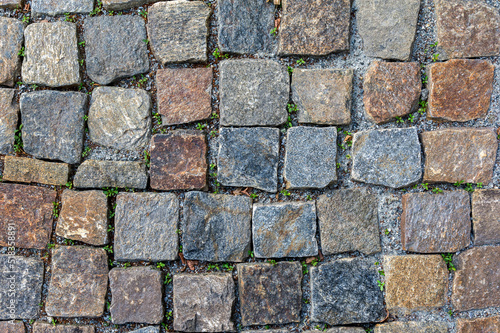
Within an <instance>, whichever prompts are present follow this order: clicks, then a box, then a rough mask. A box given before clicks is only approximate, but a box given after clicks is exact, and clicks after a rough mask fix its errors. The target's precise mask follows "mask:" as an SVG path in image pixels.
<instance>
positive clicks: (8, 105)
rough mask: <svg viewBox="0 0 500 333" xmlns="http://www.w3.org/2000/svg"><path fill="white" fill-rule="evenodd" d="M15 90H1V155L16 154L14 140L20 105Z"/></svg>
mask: <svg viewBox="0 0 500 333" xmlns="http://www.w3.org/2000/svg"><path fill="white" fill-rule="evenodd" d="M15 96H16V91H15V90H14V89H4V88H0V154H10V153H13V152H14V140H15V139H14V138H15V133H16V127H17V121H18V118H19V105H18V104H17V102H16V100H15Z"/></svg>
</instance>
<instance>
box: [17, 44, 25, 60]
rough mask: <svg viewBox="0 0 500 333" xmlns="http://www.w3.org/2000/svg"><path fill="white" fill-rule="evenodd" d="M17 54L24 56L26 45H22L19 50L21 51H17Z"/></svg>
mask: <svg viewBox="0 0 500 333" xmlns="http://www.w3.org/2000/svg"><path fill="white" fill-rule="evenodd" d="M17 55H18V56H20V57H24V56H25V52H24V46H23V47H21V49H20V50H19V52H17Z"/></svg>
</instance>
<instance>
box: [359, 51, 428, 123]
mask: <svg viewBox="0 0 500 333" xmlns="http://www.w3.org/2000/svg"><path fill="white" fill-rule="evenodd" d="M420 92H421V82H420V66H419V64H418V63H416V62H410V63H405V62H383V61H375V62H373V63H372V64H371V65H370V67H369V68H368V71H367V72H366V74H365V77H364V81H363V102H364V104H365V110H366V115H367V117H368V118H369V119H370V120H371V121H373V122H376V123H377V124H381V123H385V122H388V121H391V120H392V119H394V118H396V117H403V116H406V115H408V114H410V113H411V112H413V111H415V109H416V108H417V106H418V102H419V99H420Z"/></svg>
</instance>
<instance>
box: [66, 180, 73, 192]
mask: <svg viewBox="0 0 500 333" xmlns="http://www.w3.org/2000/svg"><path fill="white" fill-rule="evenodd" d="M66 187H67V188H69V189H70V190H71V189H72V188H73V183H72V182H67V183H66Z"/></svg>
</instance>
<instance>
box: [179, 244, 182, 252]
mask: <svg viewBox="0 0 500 333" xmlns="http://www.w3.org/2000/svg"><path fill="white" fill-rule="evenodd" d="M179 253H182V245H179Z"/></svg>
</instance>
